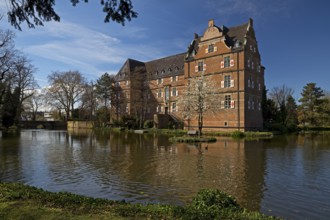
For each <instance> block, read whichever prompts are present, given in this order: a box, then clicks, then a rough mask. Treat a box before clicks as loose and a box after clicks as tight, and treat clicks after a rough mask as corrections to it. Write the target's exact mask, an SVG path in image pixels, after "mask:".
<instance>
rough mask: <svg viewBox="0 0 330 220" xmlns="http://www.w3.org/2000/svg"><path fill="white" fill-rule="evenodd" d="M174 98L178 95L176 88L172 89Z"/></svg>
mask: <svg viewBox="0 0 330 220" xmlns="http://www.w3.org/2000/svg"><path fill="white" fill-rule="evenodd" d="M172 96H177V93H176V88H175V87H174V88H172Z"/></svg>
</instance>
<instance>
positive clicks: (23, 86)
mask: <svg viewBox="0 0 330 220" xmlns="http://www.w3.org/2000/svg"><path fill="white" fill-rule="evenodd" d="M35 71H36V68H35V67H34V66H33V65H32V64H31V61H29V60H28V59H27V58H26V57H25V56H18V57H17V58H16V60H15V61H14V65H13V68H12V74H13V79H12V85H14V87H15V88H18V91H19V95H20V96H19V106H18V109H17V116H16V117H17V120H19V118H20V116H21V113H22V110H23V108H22V107H23V102H24V101H25V100H26V99H27V98H29V97H31V96H32V95H33V92H34V91H35V89H37V88H38V87H39V86H38V84H37V82H36V80H35V79H34V75H33V74H34V73H35Z"/></svg>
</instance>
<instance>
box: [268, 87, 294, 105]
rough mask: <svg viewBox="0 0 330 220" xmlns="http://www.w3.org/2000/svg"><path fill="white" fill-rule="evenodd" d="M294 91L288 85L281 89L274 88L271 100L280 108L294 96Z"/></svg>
mask: <svg viewBox="0 0 330 220" xmlns="http://www.w3.org/2000/svg"><path fill="white" fill-rule="evenodd" d="M293 93H294V90H293V89H292V88H290V87H287V86H286V85H284V84H283V85H282V86H279V87H274V88H273V89H272V90H271V91H270V93H269V96H270V98H271V99H272V100H273V101H274V102H275V104H276V106H277V107H278V108H279V107H280V106H281V105H282V104H283V103H285V102H286V100H288V97H289V96H293Z"/></svg>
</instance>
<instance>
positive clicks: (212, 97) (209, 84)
mask: <svg viewBox="0 0 330 220" xmlns="http://www.w3.org/2000/svg"><path fill="white" fill-rule="evenodd" d="M217 93H218V90H217V86H216V84H215V83H214V81H212V76H205V75H204V73H202V75H201V76H197V77H195V78H190V79H189V82H188V85H187V87H186V89H185V91H184V92H183V95H182V96H181V97H180V99H179V100H178V105H179V106H180V109H183V114H184V117H185V118H186V119H191V118H193V117H197V121H198V134H199V136H201V135H202V129H203V116H204V114H205V113H208V112H209V113H212V112H215V111H216V110H218V109H219V107H220V101H219V95H218V94H217Z"/></svg>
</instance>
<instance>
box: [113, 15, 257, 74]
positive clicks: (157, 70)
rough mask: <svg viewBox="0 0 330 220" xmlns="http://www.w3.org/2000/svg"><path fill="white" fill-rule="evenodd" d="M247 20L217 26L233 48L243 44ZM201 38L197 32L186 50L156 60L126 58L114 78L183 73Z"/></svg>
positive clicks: (247, 24)
mask: <svg viewBox="0 0 330 220" xmlns="http://www.w3.org/2000/svg"><path fill="white" fill-rule="evenodd" d="M250 22H253V21H252V19H250V20H249V22H247V23H245V24H242V25H238V26H234V27H230V28H227V27H224V26H223V27H222V28H219V29H220V30H221V31H223V32H224V35H225V37H226V44H227V45H228V46H230V47H232V48H233V49H239V48H241V46H242V45H243V42H244V38H245V35H246V33H247V31H248V30H247V29H248V26H249V24H250ZM200 40H201V37H199V36H198V35H197V34H195V37H194V40H193V41H192V43H191V44H190V45H189V47H188V51H187V52H185V53H180V54H176V55H172V56H168V57H164V58H160V59H157V60H151V61H148V62H141V61H138V60H133V59H128V60H127V61H126V62H125V63H124V65H123V66H122V68H121V69H120V70H119V72H118V74H117V75H116V80H123V79H126V78H127V77H130V76H131V74H132V73H147V74H148V75H149V77H150V78H159V77H164V76H173V75H178V74H183V72H184V71H183V67H184V61H185V59H186V60H190V59H193V53H194V52H197V51H198V44H199V42H200ZM237 41H239V43H240V45H239V47H235V43H236V42H237Z"/></svg>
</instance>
